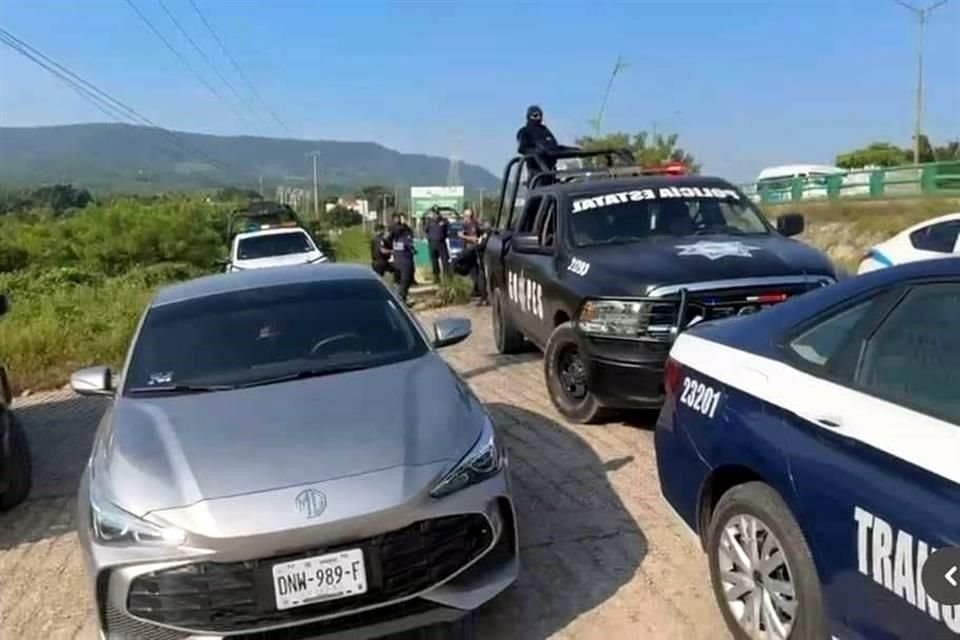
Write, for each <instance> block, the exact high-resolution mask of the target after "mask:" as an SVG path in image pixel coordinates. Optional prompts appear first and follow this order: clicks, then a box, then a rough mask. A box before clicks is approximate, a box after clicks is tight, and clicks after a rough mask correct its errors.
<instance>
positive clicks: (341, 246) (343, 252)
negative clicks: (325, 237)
mask: <svg viewBox="0 0 960 640" xmlns="http://www.w3.org/2000/svg"><path fill="white" fill-rule="evenodd" d="M333 245H334V252H335V254H336V256H337V261H338V262H360V263H364V264H366V263H368V262H370V234H368V233H367V232H366V231H364V229H363V227H351V228H349V229H346V230H344V231H342V232H340V235H339V236H337V237H336V238H335V239H334V240H333Z"/></svg>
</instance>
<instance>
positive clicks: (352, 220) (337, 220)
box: [323, 204, 363, 228]
mask: <svg viewBox="0 0 960 640" xmlns="http://www.w3.org/2000/svg"><path fill="white" fill-rule="evenodd" d="M323 218H324V222H326V224H327V225H328V226H329V227H333V228H344V227H355V226H357V225H360V224H363V216H361V215H360V214H359V213H357V212H356V211H354V210H353V209H347V208H346V207H343V206H341V205H339V204H338V205H336V206H334V207H333V208H332V209H330V211H327V212H326V213H324V214H323Z"/></svg>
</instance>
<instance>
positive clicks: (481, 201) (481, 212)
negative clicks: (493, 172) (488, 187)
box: [477, 187, 483, 220]
mask: <svg viewBox="0 0 960 640" xmlns="http://www.w3.org/2000/svg"><path fill="white" fill-rule="evenodd" d="M477 218H479V219H480V220H483V187H480V207H479V211H477Z"/></svg>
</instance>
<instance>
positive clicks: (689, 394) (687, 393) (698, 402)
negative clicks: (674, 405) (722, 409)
mask: <svg viewBox="0 0 960 640" xmlns="http://www.w3.org/2000/svg"><path fill="white" fill-rule="evenodd" d="M721 395H722V394H721V393H720V392H719V391H715V390H714V389H713V387H710V386H707V385H705V384H703V383H702V382H699V381H697V380H694V379H693V378H684V379H683V392H682V393H681V394H680V402H681V404H685V405H686V406H688V407H690V408H691V409H693V410H694V411H699V412H700V413H702V414H703V415H705V416H707V417H708V418H712V417H713V416H714V414H715V413H716V412H717V405H719V404H720V396H721Z"/></svg>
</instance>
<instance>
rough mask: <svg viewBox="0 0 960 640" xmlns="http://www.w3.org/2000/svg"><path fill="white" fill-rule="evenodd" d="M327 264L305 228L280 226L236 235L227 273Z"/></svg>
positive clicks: (231, 248)
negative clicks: (296, 265) (297, 265)
mask: <svg viewBox="0 0 960 640" xmlns="http://www.w3.org/2000/svg"><path fill="white" fill-rule="evenodd" d="M322 262H328V259H327V256H326V255H324V253H323V252H322V251H321V250H320V249H319V248H318V247H317V244H316V243H315V242H314V241H313V238H311V237H310V234H309V233H307V232H306V231H305V230H304V229H302V228H300V227H293V228H289V227H281V228H275V229H261V230H259V231H249V232H246V233H238V234H237V235H236V236H235V237H234V238H233V243H232V245H231V247H230V262H229V264H227V268H226V271H227V272H230V271H245V270H247V269H264V268H267V267H284V266H289V265H295V264H313V263H322Z"/></svg>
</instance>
